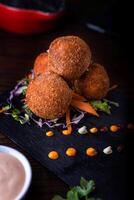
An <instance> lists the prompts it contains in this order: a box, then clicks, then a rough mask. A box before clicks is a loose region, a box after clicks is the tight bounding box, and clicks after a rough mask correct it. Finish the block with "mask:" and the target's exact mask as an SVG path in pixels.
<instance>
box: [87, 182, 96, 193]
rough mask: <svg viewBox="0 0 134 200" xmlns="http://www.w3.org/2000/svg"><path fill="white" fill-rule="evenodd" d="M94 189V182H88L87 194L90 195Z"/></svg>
mask: <svg viewBox="0 0 134 200" xmlns="http://www.w3.org/2000/svg"><path fill="white" fill-rule="evenodd" d="M94 189H95V182H94V181H93V180H90V181H89V182H88V184H87V193H88V194H90V193H91V192H93V191H94Z"/></svg>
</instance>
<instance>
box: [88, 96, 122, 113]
mask: <svg viewBox="0 0 134 200" xmlns="http://www.w3.org/2000/svg"><path fill="white" fill-rule="evenodd" d="M90 103H91V105H92V106H93V107H94V108H95V110H99V111H103V112H105V113H107V114H111V105H114V106H116V107H119V104H118V103H116V102H114V101H109V100H108V99H103V100H93V101H91V102H90Z"/></svg>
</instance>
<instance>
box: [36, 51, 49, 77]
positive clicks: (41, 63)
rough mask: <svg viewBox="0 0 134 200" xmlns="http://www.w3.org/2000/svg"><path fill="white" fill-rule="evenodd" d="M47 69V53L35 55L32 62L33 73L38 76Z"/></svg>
mask: <svg viewBox="0 0 134 200" xmlns="http://www.w3.org/2000/svg"><path fill="white" fill-rule="evenodd" d="M46 71H48V54H47V53H45V52H43V53H41V54H39V55H38V56H37V58H36V59H35V62H34V74H35V76H38V75H39V74H42V73H44V72H46Z"/></svg>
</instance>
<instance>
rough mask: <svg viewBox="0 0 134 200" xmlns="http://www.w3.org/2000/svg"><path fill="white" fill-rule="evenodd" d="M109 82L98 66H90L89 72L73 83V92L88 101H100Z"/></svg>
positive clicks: (106, 75) (104, 72)
mask: <svg viewBox="0 0 134 200" xmlns="http://www.w3.org/2000/svg"><path fill="white" fill-rule="evenodd" d="M109 85H110V81H109V77H108V74H107V72H106V70H105V69H104V67H103V66H101V65H100V64H96V63H95V64H92V65H91V66H90V67H89V70H88V71H87V72H86V73H85V74H84V75H83V76H82V77H81V78H80V79H79V80H76V81H75V83H74V88H75V90H76V91H77V92H78V93H80V94H82V95H83V96H85V97H86V98H88V99H96V100H97V99H102V98H104V97H105V96H106V95H107V92H108V89H109Z"/></svg>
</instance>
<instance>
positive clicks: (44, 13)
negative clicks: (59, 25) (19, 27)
mask: <svg viewBox="0 0 134 200" xmlns="http://www.w3.org/2000/svg"><path fill="white" fill-rule="evenodd" d="M0 8H3V9H6V10H9V11H13V12H16V13H29V14H38V15H40V16H46V17H49V16H51V17H55V16H57V15H60V14H62V13H63V12H64V11H65V9H62V10H59V11H57V12H43V11H41V10H34V9H25V8H16V7H13V6H9V5H5V4H3V3H0Z"/></svg>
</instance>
